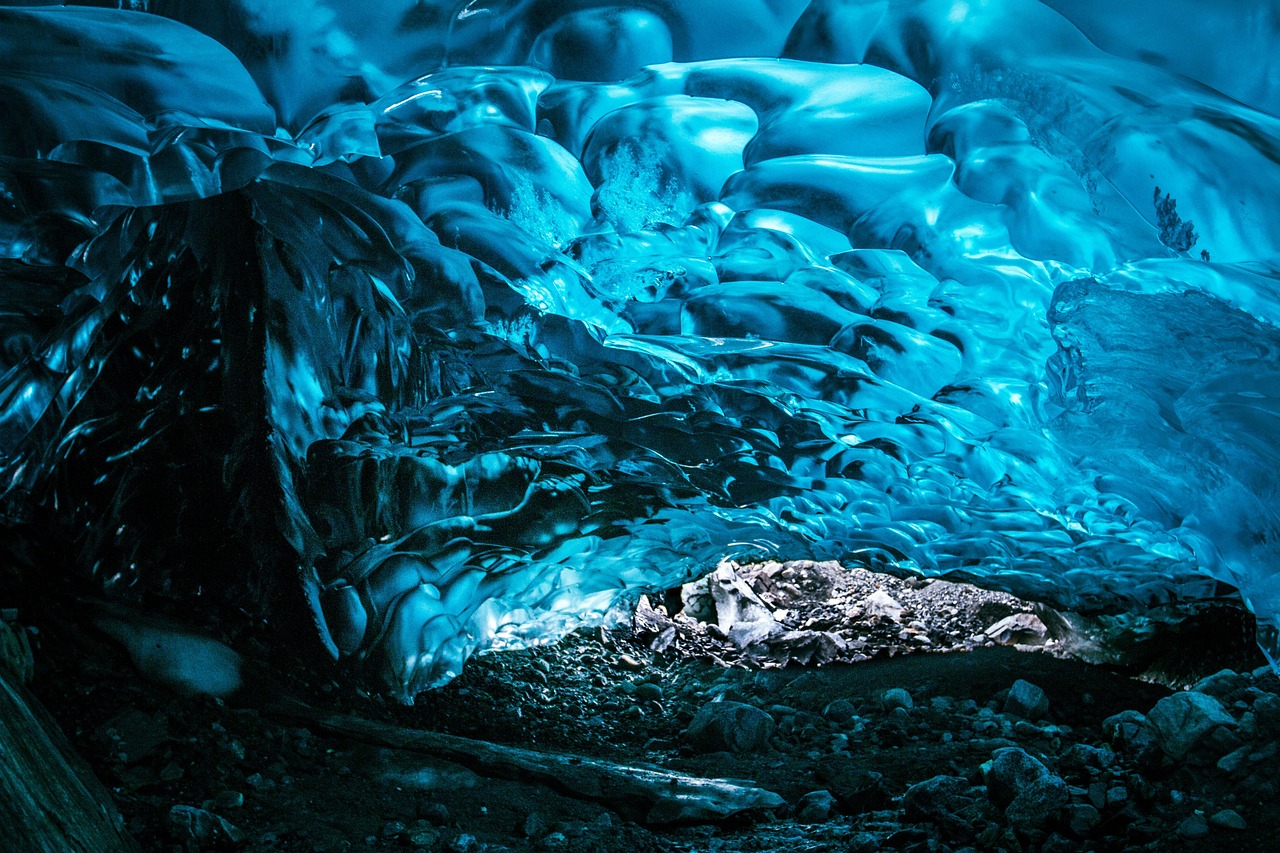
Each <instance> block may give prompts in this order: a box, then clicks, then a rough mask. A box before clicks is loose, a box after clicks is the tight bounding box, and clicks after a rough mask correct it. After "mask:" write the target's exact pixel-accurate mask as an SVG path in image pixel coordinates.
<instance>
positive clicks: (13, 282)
mask: <svg viewBox="0 0 1280 853" xmlns="http://www.w3.org/2000/svg"><path fill="white" fill-rule="evenodd" d="M130 5H132V6H134V7H136V8H138V9H144V10H148V11H121V10H115V9H103V8H61V7H42V8H6V9H3V10H0V41H2V42H3V44H4V50H3V52H4V54H5V55H6V56H10V57H14V60H13V61H12V62H10V63H7V64H6V67H5V69H4V71H3V73H2V74H0V87H2V89H3V92H4V94H5V98H6V103H8V104H9V105H10V107H11V112H13V114H19V113H20V114H22V115H23V116H24V117H25V118H26V120H25V121H23V122H16V121H9V122H6V123H5V125H4V127H3V136H2V137H0V148H2V151H0V153H2V154H3V158H0V251H2V256H3V260H0V300H2V305H3V309H2V314H0V317H2V318H3V335H4V341H5V346H4V348H3V352H2V353H0V359H3V361H2V362H0V370H3V371H4V372H3V374H2V376H3V379H2V380H0V453H2V454H3V456H2V457H0V458H2V460H3V467H4V472H5V480H4V482H5V488H6V505H7V507H8V509H7V511H6V518H7V519H12V523H11V524H10V529H11V530H12V531H14V533H15V535H14V536H13V537H8V534H6V536H7V538H12V539H13V541H19V540H20V541H21V542H23V543H26V544H24V545H23V548H24V549H25V554H27V555H28V556H27V557H26V558H27V559H30V558H31V557H30V555H31V554H44V553H46V551H47V550H51V552H52V553H55V554H57V555H59V559H60V560H61V561H64V562H70V563H72V564H74V565H76V566H78V567H79V569H80V570H81V571H82V572H84V573H87V574H90V575H92V576H93V577H94V578H95V579H96V580H97V581H98V582H99V583H101V584H102V585H104V586H106V587H109V588H111V589H113V590H126V589H131V588H132V589H138V590H141V589H146V590H150V591H158V592H163V593H166V594H181V595H188V596H197V597H198V596H200V595H208V594H209V593H210V592H211V591H220V592H219V594H220V595H222V596H224V597H225V598H226V599H229V600H232V601H238V602H243V601H246V600H258V601H259V602H260V601H262V600H266V599H267V598H268V597H269V595H270V594H271V593H272V591H273V590H279V589H281V588H288V587H290V586H291V585H293V584H294V583H295V582H294V581H293V579H292V576H291V573H289V572H286V574H287V575H290V576H289V577H286V578H285V579H284V580H278V581H276V582H275V583H274V584H273V583H272V582H271V581H270V577H269V574H268V573H267V572H265V571H263V570H261V569H258V568H255V567H259V566H276V565H279V564H284V565H286V566H294V565H296V566H298V575H299V577H300V578H301V581H302V586H303V587H304V588H305V590H306V595H307V601H308V603H309V605H310V609H311V611H312V615H313V618H314V620H315V622H316V628H317V629H318V632H319V633H320V634H321V635H322V637H323V638H324V641H325V643H326V645H327V647H328V649H329V650H330V652H331V654H333V655H335V656H344V657H359V658H363V659H366V660H367V661H368V662H369V663H370V664H371V665H372V666H373V667H374V668H375V670H376V671H378V672H379V673H380V674H381V675H382V676H383V677H384V678H385V680H386V682H387V683H388V685H389V686H390V688H391V689H392V690H393V691H394V692H396V693H397V694H399V695H401V696H403V697H406V698H408V697H411V696H412V695H413V694H414V693H415V692H417V691H419V690H421V689H424V688H427V687H430V686H433V685H436V684H439V683H441V682H443V681H445V680H448V679H449V678H451V677H453V676H454V675H456V674H457V672H458V671H459V668H460V667H461V665H462V663H463V661H464V660H465V659H466V658H467V657H468V656H469V655H470V654H472V653H473V652H474V651H476V650H477V649H483V648H489V647H495V646H496V647H503V646H511V645H521V644H529V643H540V642H545V641H549V640H551V639H553V638H555V637H556V636H558V635H559V634H561V633H562V632H563V631H565V630H567V629H568V628H569V627H571V626H572V625H574V624H577V623H580V622H582V621H588V622H590V621H595V620H599V619H601V618H603V616H604V614H605V613H606V612H607V611H608V609H609V608H610V606H611V605H613V604H614V603H615V602H616V601H618V599H619V598H620V597H634V596H636V595H638V594H639V592H640V591H645V590H660V589H664V588H669V587H671V586H674V585H677V584H679V583H681V582H683V581H685V580H688V579H689V578H691V577H693V576H695V575H698V574H701V573H704V572H705V571H706V570H707V569H708V568H709V567H711V566H714V565H715V564H716V563H717V562H718V561H719V560H721V559H722V558H726V557H727V558H734V559H760V558H769V557H775V556H780V557H785V558H799V557H813V558H817V559H839V560H842V561H844V562H846V563H848V564H851V565H861V566H867V567H870V568H874V569H881V570H889V571H893V572H897V573H919V574H924V575H930V576H947V577H951V578H954V579H958V580H979V581H981V582H982V583H983V584H984V585H986V586H990V587H994V588H999V589H1003V590H1007V591H1009V592H1012V593H1015V594H1017V595H1019V596H1022V597H1024V598H1031V599H1037V600H1044V601H1047V602H1049V603H1051V604H1053V605H1055V606H1059V607H1064V608H1068V609H1072V610H1088V609H1096V608H1109V609H1121V608H1133V607H1142V606H1146V605H1150V604H1154V603H1165V602H1169V601H1178V600H1196V599H1203V598H1206V597H1212V596H1214V595H1217V594H1220V592H1221V590H1222V589H1223V587H1222V586H1221V585H1220V584H1221V583H1225V584H1228V585H1230V586H1234V587H1236V588H1238V589H1239V590H1240V591H1241V593H1242V595H1243V597H1244V599H1245V601H1246V602H1247V603H1248V604H1249V605H1250V606H1251V607H1252V608H1253V609H1254V610H1255V611H1256V613H1257V614H1258V616H1259V618H1260V624H1261V625H1262V634H1263V637H1262V638H1263V640H1264V641H1265V642H1264V645H1265V646H1268V647H1274V643H1275V635H1276V625H1277V620H1278V619H1280V592H1277V585H1276V579H1277V577H1280V572H1278V570H1280V551H1278V549H1280V546H1278V545H1277V542H1278V541H1280V538H1278V534H1280V523H1278V519H1277V516H1276V511H1275V506H1276V500H1275V499H1276V497H1277V495H1276V491H1277V480H1276V476H1275V471H1276V469H1277V462H1280V458H1278V457H1280V440H1278V439H1277V436H1280V428H1278V427H1280V424H1278V423H1277V416H1278V415H1280V403H1278V402H1277V399H1278V398H1280V369H1278V368H1277V365H1278V364H1280V358H1278V357H1277V347H1278V346H1280V333H1278V332H1277V329H1276V322H1277V318H1278V317H1280V304H1278V302H1277V280H1278V278H1277V272H1276V266H1275V264H1276V259H1277V254H1278V253H1277V239H1278V238H1277V234H1278V233H1280V230H1278V229H1277V227H1276V223H1277V220H1278V216H1280V211H1277V204H1278V202H1277V200H1276V197H1275V194H1274V191H1273V188H1274V186H1276V185H1277V178H1278V177H1280V174H1278V172H1280V169H1278V168H1277V159H1278V158H1280V154H1278V152H1280V148H1278V147H1277V146H1278V142H1277V141H1278V140H1280V120H1278V119H1277V118H1276V117H1275V116H1274V115H1273V114H1272V112H1268V110H1271V111H1274V102H1275V94H1274V92H1273V91H1272V88H1273V87H1272V88H1269V87H1270V86H1271V84H1270V83H1266V82H1260V80H1261V77H1260V78H1259V80H1252V79H1247V78H1248V75H1249V74H1250V73H1252V72H1251V71H1247V70H1241V69H1247V68H1249V67H1250V66H1248V65H1245V64H1241V65H1240V66H1239V67H1237V66H1235V65H1232V64H1231V63H1232V62H1235V61H1236V60H1234V59H1233V60H1232V61H1231V62H1228V61H1226V60H1224V61H1223V62H1221V63H1218V64H1213V63H1210V62H1208V61H1207V60H1205V59H1204V58H1203V57H1204V56H1205V54H1206V51H1207V48H1206V46H1205V45H1203V44H1202V43H1201V42H1202V41H1203V39H1204V38H1208V37H1209V36H1210V34H1216V35H1218V36H1220V37H1221V38H1222V39H1224V40H1227V39H1235V38H1236V37H1237V36H1241V35H1242V34H1245V33H1247V34H1248V35H1249V37H1248V38H1247V39H1243V38H1242V39H1240V40H1239V44H1240V56H1242V57H1244V56H1254V55H1256V56H1258V57H1260V59H1259V61H1262V59H1261V58H1262V57H1267V56H1272V55H1274V50H1273V47H1274V45H1275V42H1276V27H1275V22H1274V21H1268V20H1260V19H1259V20H1252V19H1249V20H1246V19H1245V18H1242V13H1241V12H1240V11H1239V9H1237V6H1239V5H1240V4H1219V5H1215V6H1214V7H1213V8H1205V9H1199V10H1197V15H1196V16H1195V17H1194V18H1192V17H1191V16H1184V17H1183V18H1177V17H1175V16H1170V15H1166V14H1165V13H1163V12H1160V11H1159V10H1150V14H1146V13H1144V14H1143V15H1142V16H1139V15H1138V13H1137V12H1130V11H1126V12H1125V13H1124V14H1123V15H1119V14H1118V16H1117V17H1116V18H1115V19H1114V20H1111V21H1109V22H1108V21H1104V20H1103V19H1102V18H1100V13H1099V11H1098V10H1097V9H1095V8H1094V6H1093V5H1090V4H1086V5H1084V6H1082V7H1081V9H1080V10H1079V11H1078V13H1077V12H1072V11H1071V10H1066V11H1067V13H1068V14H1077V15H1078V17H1079V20H1077V21H1075V22H1074V23H1073V22H1072V21H1069V20H1067V19H1066V18H1064V17H1062V16H1061V15H1060V14H1058V13H1057V12H1054V11H1052V10H1051V9H1049V8H1047V7H1046V6H1043V5H1040V4H1038V3H1034V2H1030V0H1001V1H1000V2H989V3H972V2H970V3H966V2H950V0H948V2H895V3H888V4H886V3H883V2H856V0H849V1H848V2H837V1H836V0H814V2H812V3H808V4H806V3H803V2H787V3H764V2H755V3H745V4H744V3H741V2H729V0H699V2H694V3H656V4H649V5H646V6H645V7H644V8H643V9H640V8H635V9H625V8H622V7H616V6H606V5H603V4H599V5H598V4H593V3H586V2H584V3H575V4H569V5H566V4H560V3H550V2H510V3H501V4H488V5H485V4H481V3H477V2H471V3H466V4H462V3H459V4H456V5H451V4H435V3H432V4H417V5H414V6H413V7H412V8H409V7H403V8H402V7H401V6H399V5H395V4H386V7H385V8H383V9H381V10H380V11H381V14H378V15H370V14H369V12H368V8H367V6H368V4H367V3H362V4H355V3H345V2H328V3H325V2H315V3H309V4H298V5H287V6H279V7H277V6H270V7H268V6H266V5H264V4H243V5H239V6H235V7H231V6H227V7H222V6H217V5H210V6H205V5H203V4H202V5H200V7H199V8H193V6H194V4H185V3H176V2H174V3H165V2H152V3H136V4H130ZM1056 5H1062V4H1056ZM1126 16H1128V17H1126ZM1152 16H1155V17H1158V18H1159V19H1160V22H1161V23H1160V28H1159V30H1158V31H1152V32H1151V34H1150V37H1151V39H1152V44H1153V45H1154V46H1153V48H1152V50H1151V51H1150V52H1148V53H1143V52H1142V51H1141V50H1140V49H1139V48H1138V47H1137V45H1140V44H1141V43H1142V38H1143V34H1144V30H1143V28H1142V27H1139V26H1138V25H1137V24H1135V23H1132V22H1133V21H1138V20H1139V19H1140V17H1141V18H1142V19H1146V18H1150V17H1152ZM1126 21H1130V23H1127V24H1126V23H1125V22H1126ZM1077 26H1079V29H1078V28H1077ZM1143 26H1145V25H1143ZM1179 28H1181V29H1179ZM1082 30H1083V34H1082ZM1175 30H1176V33H1175V32H1174V31H1175ZM1193 30H1194V33H1195V36H1194V37H1192V35H1191V33H1192V32H1193ZM1175 35H1177V36H1178V37H1175ZM1183 35H1185V38H1184V37H1181V36H1183ZM1086 36H1088V37H1086ZM1090 39H1092V41H1091V40H1090ZM1095 44H1101V45H1102V46H1103V47H1105V48H1107V50H1109V51H1110V52H1104V51H1103V50H1101V49H1099V48H1098V47H1096V46H1095ZM1138 56H1142V57H1146V58H1148V59H1150V60H1151V61H1150V62H1146V63H1144V62H1139V61H1137V60H1136V59H1135V58H1134V57H1138ZM1239 61H1240V62H1241V63H1243V62H1244V60H1243V59H1240V60H1239ZM1272 76H1273V75H1272ZM1266 79H1267V80H1270V79H1271V78H1270V76H1268V77H1266ZM1214 87H1216V88H1214ZM1221 92H1228V93H1229V95H1230V96H1228V95H1224V94H1222V93H1221ZM1233 98H1238V99H1239V100H1234V99H1233ZM18 534H21V535H20V536H19V535H18ZM32 543H35V544H32ZM42 549H46V550H42ZM46 559H47V557H46Z"/></svg>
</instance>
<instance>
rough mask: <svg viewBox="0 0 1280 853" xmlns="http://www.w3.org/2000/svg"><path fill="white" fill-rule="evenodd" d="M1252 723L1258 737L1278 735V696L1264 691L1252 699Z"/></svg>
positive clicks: (1279, 707) (1279, 697)
mask: <svg viewBox="0 0 1280 853" xmlns="http://www.w3.org/2000/svg"><path fill="white" fill-rule="evenodd" d="M1253 715H1254V721H1255V722H1254V725H1255V726H1256V728H1257V733H1258V736H1259V737H1263V738H1268V739H1274V738H1276V737H1280V696H1276V695H1275V694H1274V693H1265V694H1263V695H1262V696H1259V697H1258V698H1257V699H1255V700H1254V703H1253Z"/></svg>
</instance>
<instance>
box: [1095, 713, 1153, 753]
mask: <svg viewBox="0 0 1280 853" xmlns="http://www.w3.org/2000/svg"><path fill="white" fill-rule="evenodd" d="M1102 731H1103V732H1104V733H1105V734H1106V736H1107V737H1108V739H1110V741H1111V745H1112V746H1113V747H1114V748H1116V749H1122V750H1129V751H1131V752H1134V753H1142V752H1143V751H1145V750H1146V749H1147V748H1148V747H1149V746H1151V745H1152V744H1154V743H1155V737H1154V735H1153V733H1152V728H1151V727H1150V726H1148V725H1147V718H1146V716H1144V715H1143V714H1141V713H1139V712H1137V711H1121V712H1120V713H1118V714H1113V715H1111V716H1110V717H1107V718H1106V719H1105V720H1103V721H1102Z"/></svg>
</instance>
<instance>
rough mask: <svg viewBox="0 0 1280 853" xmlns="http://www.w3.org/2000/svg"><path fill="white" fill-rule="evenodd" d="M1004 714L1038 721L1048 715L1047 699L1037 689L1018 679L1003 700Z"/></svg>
mask: <svg viewBox="0 0 1280 853" xmlns="http://www.w3.org/2000/svg"><path fill="white" fill-rule="evenodd" d="M1004 712H1005V713H1006V714H1014V715H1016V716H1019V717H1024V718H1026V719H1028V720H1039V719H1041V718H1042V717H1044V715H1045V714H1048V713H1049V697H1048V696H1046V695H1044V691H1043V690H1041V689H1040V688H1039V687H1036V686H1035V685H1034V684H1032V683H1031V682H1029V681H1023V680H1022V679H1021V678H1019V679H1018V680H1017V681H1015V682H1013V686H1012V687H1010V688H1009V696H1008V697H1007V698H1006V699H1005V700H1004Z"/></svg>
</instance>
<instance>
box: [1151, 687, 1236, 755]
mask: <svg viewBox="0 0 1280 853" xmlns="http://www.w3.org/2000/svg"><path fill="white" fill-rule="evenodd" d="M1147 726H1148V727H1149V728H1150V729H1151V732H1152V735H1153V736H1154V737H1155V741H1156V744H1157V745H1159V747H1160V748H1161V749H1162V750H1163V751H1164V753H1165V754H1166V755H1168V756H1169V757H1170V758H1172V759H1174V760H1181V759H1184V758H1186V757H1187V756H1188V755H1189V754H1190V753H1191V752H1192V751H1194V750H1195V749H1196V747H1197V746H1199V745H1200V744H1201V743H1202V742H1204V741H1205V740H1206V739H1208V738H1209V736H1210V735H1211V734H1212V733H1213V732H1214V730H1215V729H1218V728H1221V727H1224V726H1235V720H1233V719H1232V718H1231V715H1230V714H1228V713H1227V711H1226V709H1225V708H1223V707H1222V703H1221V702H1219V701H1218V700H1217V699H1215V698H1213V697H1212V696H1208V695H1206V694H1204V693H1194V692H1183V693H1174V694H1173V695H1172V696H1166V697H1164V698H1163V699H1161V700H1160V701H1159V702H1157V703H1156V705H1155V707H1154V708H1152V709H1151V712H1150V713H1149V714H1147Z"/></svg>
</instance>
